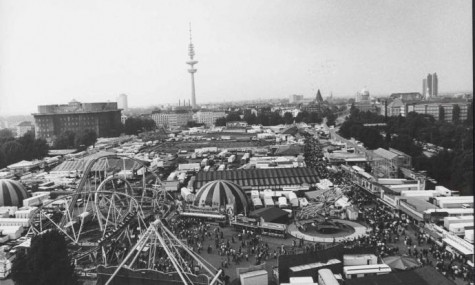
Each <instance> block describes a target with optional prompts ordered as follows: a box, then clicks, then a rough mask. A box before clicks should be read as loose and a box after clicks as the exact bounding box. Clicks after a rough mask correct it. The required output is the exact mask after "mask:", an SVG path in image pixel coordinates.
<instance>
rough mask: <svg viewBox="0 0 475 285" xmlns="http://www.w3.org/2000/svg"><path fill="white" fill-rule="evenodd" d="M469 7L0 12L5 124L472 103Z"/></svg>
mask: <svg viewBox="0 0 475 285" xmlns="http://www.w3.org/2000/svg"><path fill="white" fill-rule="evenodd" d="M471 12H472V3H471V1H465V0H455V1H452V0H423V1H411V0H400V1H392V0H383V1H380V0H356V1H355V0H340V1H330V0H328V1H323V0H303V1H297V2H296V1H289V0H287V1H282V0H280V1H271V0H262V1H251V0H243V1H218V0H205V1H192V0H164V1H152V0H143V1H128V0H114V1H92V0H84V1H55V0H44V1H34V0H20V1H17V0H0V42H1V44H0V116H5V115H14V114H29V113H32V112H35V111H36V108H37V105H45V104H66V103H67V102H69V101H70V100H71V99H73V98H74V99H76V100H78V101H80V102H96V101H114V100H115V99H116V98H117V96H118V95H119V94H121V93H125V94H127V95H128V101H129V106H130V107H145V106H148V105H163V104H167V103H176V102H178V100H179V99H181V101H182V102H183V100H186V101H188V99H189V98H190V93H191V91H190V88H191V87H190V75H189V73H188V72H187V69H188V66H187V65H186V64H185V62H186V61H187V60H188V44H189V35H188V23H189V22H191V23H192V29H193V43H194V46H195V52H196V56H195V59H196V60H198V61H199V63H198V64H197V65H196V66H195V67H196V68H197V69H198V72H197V73H196V74H195V81H196V97H197V103H198V104H200V103H203V102H224V101H226V102H229V101H240V100H253V99H258V98H262V99H266V98H284V97H288V96H289V95H291V94H302V95H304V96H305V97H312V96H314V94H315V93H316V91H317V89H320V90H321V92H322V95H323V96H324V97H326V96H328V95H329V94H330V92H332V93H333V96H334V97H343V96H344V97H348V96H351V95H354V94H355V93H356V92H357V91H358V90H360V89H362V88H363V87H366V88H367V89H368V90H369V91H370V93H371V94H372V95H373V94H374V95H380V94H390V93H395V92H421V91H422V79H423V78H424V77H425V76H427V74H428V73H434V72H437V75H438V78H439V93H446V92H456V91H473V89H472V85H473V82H472V81H473V77H472V73H473V71H472V61H473V55H472V15H471Z"/></svg>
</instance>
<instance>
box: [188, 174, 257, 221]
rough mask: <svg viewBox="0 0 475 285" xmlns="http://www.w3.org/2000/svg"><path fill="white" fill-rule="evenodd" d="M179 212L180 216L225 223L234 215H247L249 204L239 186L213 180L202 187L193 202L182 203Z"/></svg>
mask: <svg viewBox="0 0 475 285" xmlns="http://www.w3.org/2000/svg"><path fill="white" fill-rule="evenodd" d="M180 210H181V211H180V215H181V216H185V217H196V218H208V219H212V220H215V221H218V222H226V221H227V220H231V219H232V218H233V217H234V216H235V215H238V214H244V215H247V213H248V212H249V202H248V200H247V197H246V194H245V193H244V191H243V190H242V188H241V187H240V186H239V185H237V184H235V183H233V182H230V181H226V180H215V181H212V182H209V183H207V184H205V185H203V187H201V189H200V190H199V191H198V192H197V193H196V195H195V198H194V200H193V202H192V203H191V204H186V203H183V204H182V207H181V209H180Z"/></svg>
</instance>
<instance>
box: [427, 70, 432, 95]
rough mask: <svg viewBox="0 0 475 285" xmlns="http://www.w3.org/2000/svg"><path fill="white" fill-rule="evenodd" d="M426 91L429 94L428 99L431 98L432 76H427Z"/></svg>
mask: <svg viewBox="0 0 475 285" xmlns="http://www.w3.org/2000/svg"><path fill="white" fill-rule="evenodd" d="M427 89H428V92H429V97H432V74H430V73H429V74H427Z"/></svg>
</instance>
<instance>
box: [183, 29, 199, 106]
mask: <svg viewBox="0 0 475 285" xmlns="http://www.w3.org/2000/svg"><path fill="white" fill-rule="evenodd" d="M188 55H189V56H190V60H189V61H187V62H186V64H188V65H189V66H190V68H189V69H188V72H189V73H190V74H191V107H192V109H193V110H196V109H197V106H196V95H195V73H196V71H197V69H196V68H195V64H197V63H198V61H196V60H194V57H195V47H194V46H193V42H192V38H191V23H190V44H189V46H188Z"/></svg>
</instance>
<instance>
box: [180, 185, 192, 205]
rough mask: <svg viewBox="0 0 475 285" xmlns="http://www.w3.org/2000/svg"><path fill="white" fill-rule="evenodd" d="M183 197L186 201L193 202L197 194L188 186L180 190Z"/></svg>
mask: <svg viewBox="0 0 475 285" xmlns="http://www.w3.org/2000/svg"><path fill="white" fill-rule="evenodd" d="M180 194H181V197H182V198H183V199H184V200H185V201H186V202H193V200H194V199H195V195H194V194H193V193H191V191H190V189H188V188H185V187H183V188H181V190H180Z"/></svg>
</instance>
